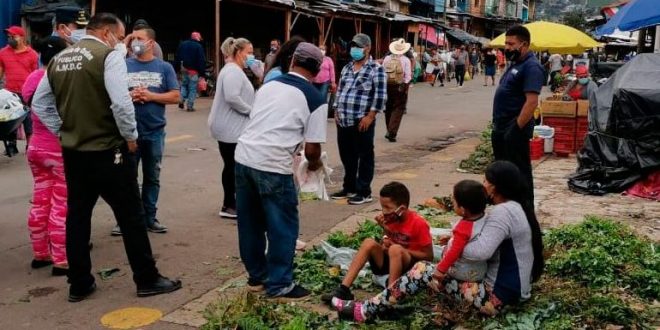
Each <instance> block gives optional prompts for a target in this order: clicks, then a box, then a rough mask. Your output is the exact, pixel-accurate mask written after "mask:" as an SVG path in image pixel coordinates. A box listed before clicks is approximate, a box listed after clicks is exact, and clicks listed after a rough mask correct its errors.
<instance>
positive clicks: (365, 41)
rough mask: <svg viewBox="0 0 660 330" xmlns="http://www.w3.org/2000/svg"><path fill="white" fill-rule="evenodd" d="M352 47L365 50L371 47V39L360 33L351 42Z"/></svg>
mask: <svg viewBox="0 0 660 330" xmlns="http://www.w3.org/2000/svg"><path fill="white" fill-rule="evenodd" d="M351 45H355V46H358V47H360V48H365V47H369V46H371V38H369V36H368V35H366V34H364V33H358V34H356V35H355V36H354V37H353V40H351Z"/></svg>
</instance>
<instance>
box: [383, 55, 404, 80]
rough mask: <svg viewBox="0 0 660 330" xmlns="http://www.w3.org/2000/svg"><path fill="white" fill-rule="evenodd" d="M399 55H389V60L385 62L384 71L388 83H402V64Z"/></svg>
mask: <svg viewBox="0 0 660 330" xmlns="http://www.w3.org/2000/svg"><path fill="white" fill-rule="evenodd" d="M399 56H400V55H392V56H390V60H389V61H388V62H387V63H385V73H386V74H387V83H388V84H401V83H403V65H401V59H400V58H399Z"/></svg>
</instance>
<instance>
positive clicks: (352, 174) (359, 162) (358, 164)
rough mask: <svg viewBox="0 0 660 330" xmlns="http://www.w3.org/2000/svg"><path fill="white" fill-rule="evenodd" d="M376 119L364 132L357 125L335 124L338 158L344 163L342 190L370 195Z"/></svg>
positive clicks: (373, 168)
mask: <svg viewBox="0 0 660 330" xmlns="http://www.w3.org/2000/svg"><path fill="white" fill-rule="evenodd" d="M375 132H376V121H374V122H373V123H372V124H371V126H370V127H369V129H367V131H365V132H360V131H359V125H357V124H356V125H355V126H351V127H341V126H337V145H338V147H339V158H341V163H342V165H344V191H346V192H349V193H357V194H359V195H360V196H363V197H366V196H371V181H372V180H373V178H374V171H375V154H374V134H375Z"/></svg>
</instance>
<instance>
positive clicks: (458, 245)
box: [437, 220, 473, 273]
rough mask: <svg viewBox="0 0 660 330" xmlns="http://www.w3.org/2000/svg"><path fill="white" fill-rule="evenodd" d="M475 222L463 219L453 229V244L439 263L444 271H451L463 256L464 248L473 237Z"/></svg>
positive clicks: (440, 269)
mask: <svg viewBox="0 0 660 330" xmlns="http://www.w3.org/2000/svg"><path fill="white" fill-rule="evenodd" d="M472 226H473V222H471V221H464V220H461V221H460V222H459V223H458V224H457V225H456V227H455V228H454V230H453V237H452V241H451V244H450V245H449V246H448V248H449V250H447V251H446V252H445V254H444V256H443V257H442V260H441V261H440V263H439V264H438V267H437V269H438V270H439V271H441V272H443V273H446V272H447V271H449V268H450V267H451V266H452V265H453V264H454V263H455V262H456V260H458V258H460V257H461V254H462V253H463V248H465V246H466V245H467V243H468V242H469V241H470V237H472Z"/></svg>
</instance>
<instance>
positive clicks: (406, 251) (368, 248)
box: [321, 182, 433, 304]
mask: <svg viewBox="0 0 660 330" xmlns="http://www.w3.org/2000/svg"><path fill="white" fill-rule="evenodd" d="M409 204H410V192H409V191H408V188H406V186H404V185H403V184H401V183H399V182H390V183H388V184H386V185H385V186H383V188H382V189H381V190H380V205H381V207H382V209H383V213H381V214H379V215H378V216H376V222H378V224H379V225H381V226H382V227H383V229H384V230H385V234H384V235H383V239H382V243H379V242H377V241H376V240H374V239H371V238H367V239H365V240H364V241H363V242H362V245H361V246H360V249H359V250H358V252H357V254H356V255H355V258H354V259H353V261H352V262H351V265H350V266H349V268H348V272H347V273H346V276H345V277H344V280H343V281H342V283H341V285H340V286H339V287H338V288H337V289H335V290H334V291H333V292H331V293H327V294H324V295H323V296H321V300H323V301H324V302H325V303H328V304H330V303H331V302H332V300H333V298H338V299H342V300H353V299H354V297H353V294H352V293H351V289H350V287H351V285H352V284H353V282H354V281H355V279H356V278H357V276H358V273H359V272H360V270H361V269H362V267H364V265H365V264H366V263H367V262H369V265H370V266H371V270H372V272H373V273H374V274H375V275H386V274H389V279H388V283H392V282H394V281H395V280H396V279H397V278H399V277H400V276H401V275H402V274H403V273H404V272H406V271H408V270H409V269H410V268H411V267H412V266H413V265H414V264H415V263H416V262H418V261H421V260H428V261H431V260H433V240H432V238H431V231H430V229H429V225H428V223H427V222H426V220H424V218H422V217H421V216H420V215H419V214H417V213H416V212H415V211H412V210H409V209H408V205H409Z"/></svg>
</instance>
